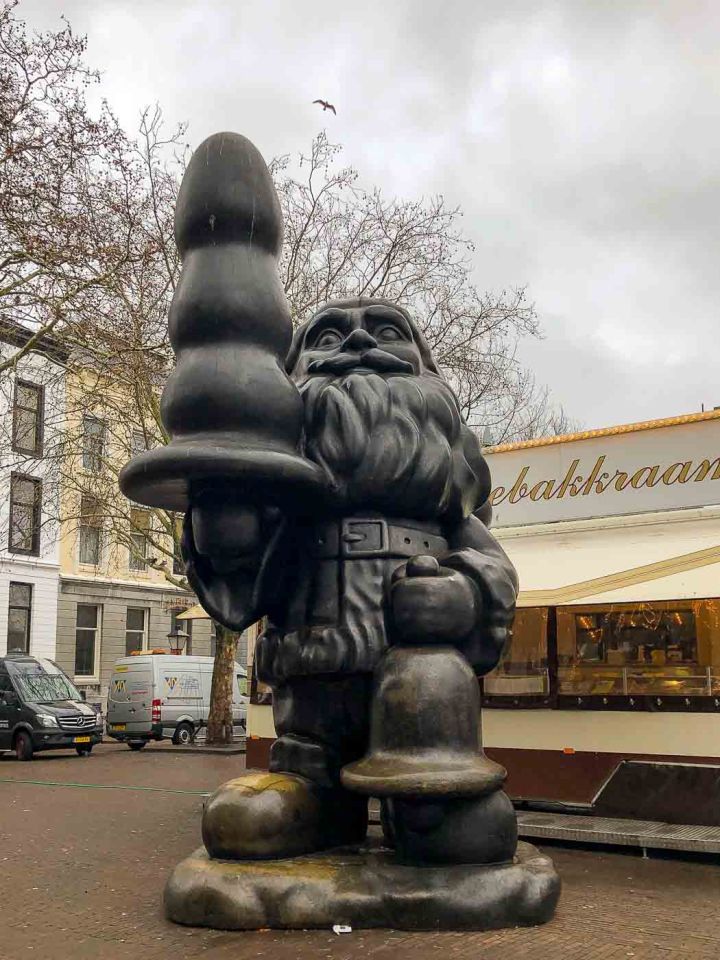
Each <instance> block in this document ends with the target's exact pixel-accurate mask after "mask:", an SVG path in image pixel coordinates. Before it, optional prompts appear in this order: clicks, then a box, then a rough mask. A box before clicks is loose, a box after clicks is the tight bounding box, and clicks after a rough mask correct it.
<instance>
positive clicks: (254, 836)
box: [202, 773, 367, 860]
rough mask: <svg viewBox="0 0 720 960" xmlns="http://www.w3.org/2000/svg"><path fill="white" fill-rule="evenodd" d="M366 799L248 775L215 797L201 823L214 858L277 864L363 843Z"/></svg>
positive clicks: (289, 779)
mask: <svg viewBox="0 0 720 960" xmlns="http://www.w3.org/2000/svg"><path fill="white" fill-rule="evenodd" d="M366 832H367V799H366V798H363V797H361V796H358V795H355V794H351V793H349V792H348V791H346V790H343V789H341V788H339V787H338V788H333V787H321V786H318V785H317V784H315V783H313V782H312V781H311V780H307V779H305V778H304V777H300V776H298V775H296V774H291V773H248V774H245V776H243V777H238V778H237V779H236V780H228V782H227V783H224V784H223V785H222V786H221V787H220V788H219V789H218V790H216V792H215V793H214V794H213V795H212V797H210V799H209V800H208V801H207V803H206V805H205V811H204V813H203V821H202V836H203V842H204V844H205V846H206V848H207V851H208V853H209V854H210V856H211V857H215V858H218V859H225V860H274V859H282V858H284V857H297V856H301V855H302V854H306V853H313V852H314V851H317V850H325V849H327V848H328V847H338V846H343V845H346V844H354V843H360V842H361V841H362V840H363V839H364V837H365V834H366Z"/></svg>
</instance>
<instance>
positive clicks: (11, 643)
mask: <svg viewBox="0 0 720 960" xmlns="http://www.w3.org/2000/svg"><path fill="white" fill-rule="evenodd" d="M31 614H32V585H31V584H29V583H11V584H10V602H9V604H8V632H7V649H8V653H12V652H13V651H16V650H20V651H22V653H30V621H31Z"/></svg>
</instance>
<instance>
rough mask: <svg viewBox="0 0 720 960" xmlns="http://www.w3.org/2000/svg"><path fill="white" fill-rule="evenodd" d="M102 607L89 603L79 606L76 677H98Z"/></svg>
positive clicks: (76, 634)
mask: <svg viewBox="0 0 720 960" xmlns="http://www.w3.org/2000/svg"><path fill="white" fill-rule="evenodd" d="M99 629H100V607H98V606H95V605H94V604H89V603H79V604H78V605H77V621H76V626H75V676H76V677H96V676H97V661H98V652H99V646H100V636H99Z"/></svg>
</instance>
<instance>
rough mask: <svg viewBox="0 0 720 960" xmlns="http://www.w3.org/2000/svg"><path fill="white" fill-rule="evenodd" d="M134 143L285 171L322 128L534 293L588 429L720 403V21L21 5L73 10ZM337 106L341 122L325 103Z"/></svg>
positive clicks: (148, 1)
mask: <svg viewBox="0 0 720 960" xmlns="http://www.w3.org/2000/svg"><path fill="white" fill-rule="evenodd" d="M62 12H64V13H65V14H66V15H67V16H68V18H69V19H70V21H71V23H72V25H73V27H74V29H75V30H76V32H82V33H87V35H88V39H89V50H88V61H89V62H90V63H91V64H93V65H94V66H97V67H98V68H100V69H102V70H103V71H104V80H103V92H104V93H105V95H106V96H107V99H108V100H109V102H110V104H111V105H112V107H113V108H114V110H115V111H116V112H117V113H118V114H119V115H120V117H121V119H122V120H123V122H124V123H125V125H126V126H127V127H128V128H129V129H132V128H134V127H135V125H136V121H137V116H138V113H139V110H140V108H141V107H142V106H143V105H145V104H148V103H152V102H154V101H159V102H160V104H161V106H162V107H163V109H164V111H165V114H166V116H167V118H168V119H169V120H171V121H178V120H187V121H189V123H190V129H189V137H188V139H189V141H190V143H191V144H192V145H196V144H197V143H199V142H200V141H201V140H202V139H203V138H204V137H205V136H207V135H208V134H210V133H213V132H215V131H217V130H222V129H225V130H235V131H238V132H240V133H244V134H245V135H247V136H249V137H250V139H251V140H253V141H254V142H255V144H256V145H257V146H258V147H259V149H260V151H261V152H262V153H263V154H264V156H265V157H266V159H269V158H270V157H272V156H273V155H276V154H280V153H288V152H290V153H292V152H296V151H297V150H299V149H302V148H304V147H307V145H308V144H309V142H310V140H311V138H312V136H313V134H315V133H316V132H318V130H320V129H321V128H322V127H323V126H325V127H326V128H327V130H328V135H329V137H330V139H331V140H333V141H335V142H339V143H342V144H343V145H344V148H345V160H346V161H347V162H349V163H351V164H353V165H354V166H356V167H357V168H358V170H359V171H360V174H361V178H362V180H363V182H364V183H365V184H367V185H373V184H376V185H378V186H380V187H382V188H383V189H384V190H385V191H386V192H388V193H397V194H400V195H405V196H408V197H417V196H419V195H422V194H430V193H436V192H440V193H443V194H444V195H445V196H446V198H447V200H448V201H449V202H450V203H451V204H459V205H460V206H461V207H462V208H463V210H464V212H465V219H464V229H465V230H466V232H467V234H468V235H469V236H470V237H471V238H472V239H473V240H474V241H475V243H476V245H477V251H476V254H475V265H476V266H475V271H476V280H477V283H478V284H479V286H481V287H483V288H501V287H504V286H508V285H521V284H527V285H528V288H529V292H530V296H531V298H532V299H533V300H534V301H535V303H536V306H537V310H538V313H539V316H540V318H541V321H542V325H543V329H544V333H545V338H544V340H543V341H542V342H540V343H533V344H528V345H526V347H525V348H524V349H523V354H522V355H523V359H524V360H525V361H526V362H527V363H528V364H529V365H530V366H531V367H532V368H533V370H534V372H535V374H536V376H537V378H538V380H540V381H541V382H544V383H547V384H548V385H549V386H550V387H551V389H552V392H553V395H554V397H555V398H556V399H557V401H558V402H561V403H562V404H563V405H564V406H565V408H566V410H567V412H568V413H569V414H570V415H571V416H574V417H577V418H579V419H580V420H581V421H583V423H584V424H585V425H586V426H587V427H596V426H606V425H609V424H615V423H621V422H629V421H634V420H644V419H651V418H655V417H663V416H672V415H675V414H679V413H685V412H690V411H694V410H699V409H700V406H701V404H702V403H704V404H705V407H706V409H707V408H708V407H712V406H716V405H719V406H720V383H719V382H718V379H719V378H718V360H720V324H719V323H718V312H719V311H718V304H719V303H720V262H718V242H717V240H718V229H719V227H718V224H719V222H720V116H719V114H720V46H719V41H720V3H718V2H717V0H708V2H694V0H661V2H658V0H648V2H643V0H559V2H543V0H528V2H513V0H501V2H490V0H442V2H433V0H425V2H420V0H415V2H410V0H380V2H379V0H356V2H354V3H338V2H337V0H333V2H329V0H313V2H308V0H265V2H256V3H250V2H246V0H62V2H58V0H22V2H21V4H20V8H19V11H18V14H19V16H24V17H25V18H26V19H27V20H28V21H29V23H30V24H31V25H33V26H35V27H38V28H47V27H51V26H56V25H57V22H58V17H59V15H60V13H62ZM317 97H323V98H326V99H328V100H330V101H331V102H332V103H334V104H335V105H336V107H337V112H338V113H337V117H333V116H331V115H330V114H329V113H325V114H323V113H322V111H321V110H320V108H319V107H317V106H313V105H312V103H311V101H312V100H313V99H315V98H317Z"/></svg>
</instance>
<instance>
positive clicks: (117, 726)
mask: <svg viewBox="0 0 720 960" xmlns="http://www.w3.org/2000/svg"><path fill="white" fill-rule="evenodd" d="M110 729H111V730H124V729H125V724H124V723H113V724H111V725H110Z"/></svg>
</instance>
